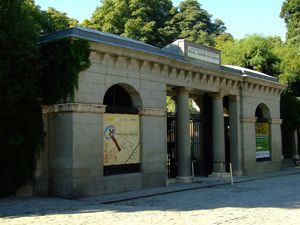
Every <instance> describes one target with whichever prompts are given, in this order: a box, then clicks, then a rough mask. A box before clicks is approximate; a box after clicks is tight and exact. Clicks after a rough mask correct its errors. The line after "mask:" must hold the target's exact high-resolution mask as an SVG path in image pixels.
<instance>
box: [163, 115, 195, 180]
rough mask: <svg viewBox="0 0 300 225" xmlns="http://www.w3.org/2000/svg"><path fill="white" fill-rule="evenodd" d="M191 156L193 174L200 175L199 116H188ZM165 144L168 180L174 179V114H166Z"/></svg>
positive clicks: (175, 147) (175, 150)
mask: <svg viewBox="0 0 300 225" xmlns="http://www.w3.org/2000/svg"><path fill="white" fill-rule="evenodd" d="M190 138H191V140H190V141H191V153H192V154H191V155H192V160H193V162H194V173H195V175H198V174H199V173H200V150H201V121H200V115H198V114H191V115H190ZM167 143H168V159H167V166H168V178H176V175H177V119H176V114H168V117H167Z"/></svg>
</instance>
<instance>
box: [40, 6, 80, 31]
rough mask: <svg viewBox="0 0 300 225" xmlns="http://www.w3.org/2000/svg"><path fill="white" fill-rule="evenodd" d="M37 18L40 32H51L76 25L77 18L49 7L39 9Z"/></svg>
mask: <svg viewBox="0 0 300 225" xmlns="http://www.w3.org/2000/svg"><path fill="white" fill-rule="evenodd" d="M36 17H37V20H38V22H39V24H40V26H41V33H42V34H46V33H51V32H54V31H57V30H63V29H67V28H69V27H74V26H76V25H78V20H76V19H73V18H69V17H68V16H67V14H66V13H63V12H60V11H57V10H56V9H54V8H52V7H49V8H48V10H47V11H42V10H39V11H38V13H37V15H36Z"/></svg>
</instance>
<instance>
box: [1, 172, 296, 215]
mask: <svg viewBox="0 0 300 225" xmlns="http://www.w3.org/2000/svg"><path fill="white" fill-rule="evenodd" d="M299 183H300V174H293V175H289V176H279V177H272V178H265V179H261V180H253V181H249V182H244V183H238V184H234V185H233V186H231V185H220V186H214V187H211V188H201V189H197V190H190V191H183V192H176V193H170V194H164V195H158V196H152V197H145V198H139V199H135V200H130V201H122V202H117V203H113V204H99V203H97V201H96V200H93V198H90V199H88V200H66V199H61V198H50V197H49V198H5V199H0V217H2V218H3V217H4V218H17V217H25V216H37V215H54V214H74V213H94V212H107V211H111V212H138V211H192V210H208V209H216V208H223V207H227V208H228V207H230V208H231V207H232V208H260V207H261V208H264V207H267V208H285V209H299V208H300V195H299V192H300V186H299Z"/></svg>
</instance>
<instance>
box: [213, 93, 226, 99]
mask: <svg viewBox="0 0 300 225" xmlns="http://www.w3.org/2000/svg"><path fill="white" fill-rule="evenodd" d="M209 96H210V97H212V98H213V99H223V97H224V92H216V93H211V94H209Z"/></svg>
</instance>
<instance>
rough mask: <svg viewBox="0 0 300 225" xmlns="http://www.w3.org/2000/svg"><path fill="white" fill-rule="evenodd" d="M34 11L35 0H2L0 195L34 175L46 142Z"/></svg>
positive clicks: (0, 45) (37, 36) (0, 8)
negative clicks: (40, 152) (39, 97)
mask: <svg viewBox="0 0 300 225" xmlns="http://www.w3.org/2000/svg"><path fill="white" fill-rule="evenodd" d="M35 12H36V8H35V5H34V2H33V1H31V0H10V1H1V2H0V49H1V51H0V105H1V107H0V177H1V185H0V196H3V195H7V194H12V193H14V192H15V191H16V189H17V188H18V187H19V186H20V185H22V184H23V183H24V182H26V181H27V180H29V179H30V178H32V176H33V172H34V169H35V159H36V157H37V153H38V152H39V150H40V149H41V148H42V146H43V122H42V116H41V107H40V104H39V102H38V86H37V84H38V79H39V71H38V66H37V65H38V63H37V62H38V38H39V25H38V24H37V23H36V20H35V17H34V13H35Z"/></svg>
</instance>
